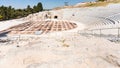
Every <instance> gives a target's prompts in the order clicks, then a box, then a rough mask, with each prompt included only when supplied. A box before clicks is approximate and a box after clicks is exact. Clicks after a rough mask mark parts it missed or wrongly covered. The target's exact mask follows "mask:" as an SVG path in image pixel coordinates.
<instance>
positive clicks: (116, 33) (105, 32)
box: [78, 27, 120, 41]
mask: <svg viewBox="0 0 120 68" xmlns="http://www.w3.org/2000/svg"><path fill="white" fill-rule="evenodd" d="M78 33H79V34H81V35H92V36H96V37H103V38H106V39H108V40H110V41H120V27H116V28H101V29H91V30H82V31H81V30H80V31H78Z"/></svg>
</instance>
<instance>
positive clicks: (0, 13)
mask: <svg viewBox="0 0 120 68" xmlns="http://www.w3.org/2000/svg"><path fill="white" fill-rule="evenodd" d="M40 11H43V6H42V3H41V2H39V3H38V4H37V6H36V5H34V7H31V6H30V5H28V6H27V8H25V9H15V8H13V7H12V6H8V7H6V6H0V20H9V19H15V18H21V17H25V16H27V15H29V14H32V13H37V12H40Z"/></svg>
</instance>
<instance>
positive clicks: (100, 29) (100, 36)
mask: <svg viewBox="0 0 120 68" xmlns="http://www.w3.org/2000/svg"><path fill="white" fill-rule="evenodd" d="M101 30H102V29H100V37H101V34H102V32H101Z"/></svg>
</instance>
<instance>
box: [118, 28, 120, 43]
mask: <svg viewBox="0 0 120 68" xmlns="http://www.w3.org/2000/svg"><path fill="white" fill-rule="evenodd" d="M119 29H120V28H119V27H118V41H119V37H120V35H119V34H120V31H119Z"/></svg>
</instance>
